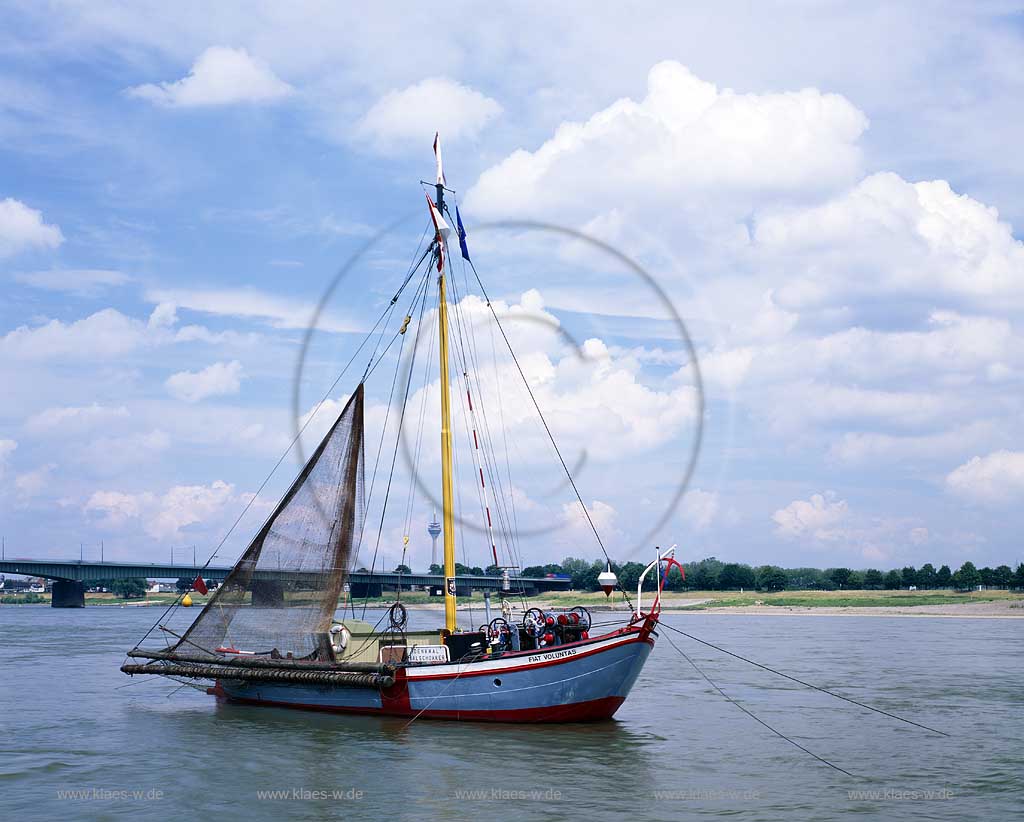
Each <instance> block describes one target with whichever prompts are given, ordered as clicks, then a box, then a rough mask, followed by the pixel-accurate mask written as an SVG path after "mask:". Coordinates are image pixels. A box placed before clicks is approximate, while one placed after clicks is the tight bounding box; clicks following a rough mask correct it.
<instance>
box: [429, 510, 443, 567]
mask: <svg viewBox="0 0 1024 822" xmlns="http://www.w3.org/2000/svg"><path fill="white" fill-rule="evenodd" d="M427 533H428V534H430V539H431V540H432V542H433V545H432V547H431V549H430V564H431V565H437V538H438V537H439V536H440V535H441V523H440V522H438V521H437V511H434V518H433V519H432V520H430V524H429V525H428V526H427Z"/></svg>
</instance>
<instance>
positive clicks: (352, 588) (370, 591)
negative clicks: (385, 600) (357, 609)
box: [348, 582, 384, 599]
mask: <svg viewBox="0 0 1024 822" xmlns="http://www.w3.org/2000/svg"><path fill="white" fill-rule="evenodd" d="M348 593H349V596H351V597H352V598H353V599H366V598H367V597H379V596H383V594H384V586H383V585H382V584H381V583H379V582H350V583H349V584H348Z"/></svg>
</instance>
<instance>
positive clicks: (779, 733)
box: [660, 622, 856, 778]
mask: <svg viewBox="0 0 1024 822" xmlns="http://www.w3.org/2000/svg"><path fill="white" fill-rule="evenodd" d="M660 624H661V626H662V627H665V628H669V627H671V626H669V625H665V623H664V622H662V623H660ZM665 641H666V642H667V643H668V644H669V645H671V646H672V647H673V648H675V650H676V651H678V652H679V654H680V655H681V656H682V657H683V659H685V660H686V661H687V662H689V663H690V664H691V665H692V666H693V669H694V670H695V671H696V672H697V673H698V674H700V675H701V676H702V677H704V679H705V680H707V683H708V684H709V685H710V686H711V687H712V688H714V689H715V690H716V691H718V693H720V694H721V695H722V697H723V698H724V699H725V701H726V702H731V703H732V704H733V705H735V706H736V707H737V708H739V709H740V710H741V711H743V713H745V714H746V715H747V716H749V717H750V718H751V719H753V720H754V721H755V722H759V723H761V724H762V725H764V727H766V728H767V729H768V730H769V731H771V732H772V733H773V734H775V735H776V736H779V737H781V738H782V739H785V740H786V741H787V742H788V743H789V744H790V745H794V746H796V747H797V748H799V749H800V750H801V751H803V752H804V753H805V754H808V755H809V756H813V757H814V758H815V759H817V760H818V761H819V762H822V763H824V764H825V765H828V766H829V767H830V768H834V769H835V770H837V771H839V772H840V773H844V774H846V775H847V776H853V774H852V773H850V772H849V771H847V770H844V769H843V768H840V767H839V766H838V765H834V764H832V763H831V762H829V761H828V760H827V759H824V758H823V757H820V756H818V755H817V754H816V753H814V751H809V750H807V748H805V747H804V746H803V745H801V744H800V743H799V742H797V741H796V740H795V739H792V738H790V737H788V736H786V735H785V734H784V733H782V731H779V730H776V729H775V728H773V727H772V726H771V725H769V724H768V723H767V722H765V721H764V720H763V719H761V718H760V717H759V716H756V715H755V714H754V713H753V712H751V711H750V710H749V709H747V708H745V707H744V706H743V705H741V704H740V703H739V702H737V701H736V700H735V699H733V698H732V697H730V696H729V695H728V694H727V693H726V692H725V691H723V690H722V689H721V688H720V687H719V686H718V683H716V682H715V681H714V680H712V679H711V677H709V676H708V675H707V674H706V673H704V671H702V670H701V669H700V668H699V667H697V663H696V662H694V661H693V660H692V659H690V657H689V656H687V654H686V652H685V651H683V649H682V648H680V647H679V646H678V645H676V644H675V643H674V642H673V641H672V640H671V639H669V638H668V637H665ZM854 778H856V777H854Z"/></svg>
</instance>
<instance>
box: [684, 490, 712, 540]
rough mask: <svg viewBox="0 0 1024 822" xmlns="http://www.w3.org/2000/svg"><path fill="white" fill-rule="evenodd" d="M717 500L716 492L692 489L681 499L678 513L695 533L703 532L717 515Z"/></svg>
mask: <svg viewBox="0 0 1024 822" xmlns="http://www.w3.org/2000/svg"><path fill="white" fill-rule="evenodd" d="M718 508H719V500H718V493H717V492H716V491H702V490H701V489H700V488H692V489H690V490H689V491H687V492H686V495H685V496H684V497H683V502H682V506H681V508H680V512H681V513H682V515H683V519H684V520H686V521H687V522H689V523H690V524H691V525H692V526H693V527H694V529H696V530H697V531H703V530H705V529H706V528H707V527H708V526H709V525H711V523H712V521H713V520H714V519H715V517H716V516H717V514H718Z"/></svg>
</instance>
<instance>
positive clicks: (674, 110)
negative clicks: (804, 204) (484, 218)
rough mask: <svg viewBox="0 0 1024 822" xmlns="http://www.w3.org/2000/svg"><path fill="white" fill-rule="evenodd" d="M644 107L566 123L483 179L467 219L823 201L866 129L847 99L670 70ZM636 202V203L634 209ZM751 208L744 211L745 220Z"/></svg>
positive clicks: (848, 167) (848, 171)
mask: <svg viewBox="0 0 1024 822" xmlns="http://www.w3.org/2000/svg"><path fill="white" fill-rule="evenodd" d="M647 82H648V84H647V96H646V97H645V98H644V99H643V100H641V101H640V102H636V101H634V100H631V99H622V100H618V101H617V102H615V103H613V104H612V105H610V106H608V107H607V108H605V109H604V110H602V111H599V112H597V113H596V114H594V115H593V116H592V117H591V118H590V119H589V120H587V121H586V122H585V123H572V122H565V123H562V125H560V126H559V127H558V128H557V129H556V130H555V133H554V136H553V137H552V138H551V139H549V140H548V141H547V142H545V143H544V144H543V145H542V146H541V147H540V148H539V149H537V150H536V151H533V152H529V151H524V150H519V151H516V152H514V153H513V154H512V155H510V156H509V157H508V158H506V159H505V160H503V161H502V162H501V163H499V164H498V165H496V166H493V167H492V168H490V169H488V170H487V171H485V172H484V173H483V174H482V175H481V176H480V179H479V180H478V181H477V184H476V185H475V186H474V187H473V188H472V189H471V191H470V192H469V194H468V195H467V199H466V209H467V211H468V210H470V209H471V208H472V209H473V210H474V211H475V212H477V213H478V214H484V215H488V216H489V215H495V214H508V213H523V212H531V213H534V212H535V210H536V207H537V204H538V203H542V204H543V207H544V208H546V209H547V210H548V212H549V213H560V214H562V215H563V218H565V217H566V216H567V215H571V214H574V213H575V214H579V213H580V210H581V208H582V209H590V210H591V211H592V210H593V209H594V208H599V207H600V204H602V203H608V204H610V203H614V202H621V198H620V197H619V194H620V193H621V192H622V191H624V190H626V191H632V192H640V191H642V192H643V194H644V199H645V200H646V202H647V203H648V205H654V204H658V203H663V202H665V201H666V200H672V202H673V207H674V208H677V209H679V208H683V209H685V208H687V206H686V205H685V203H686V202H687V200H689V201H690V203H691V207H692V206H693V205H696V203H695V201H694V200H695V198H697V197H698V195H699V199H700V203H701V207H703V205H704V204H706V202H707V201H708V200H709V199H710V200H712V201H714V202H715V203H717V204H719V206H720V207H721V206H722V204H723V203H724V202H727V201H729V200H730V199H732V198H734V197H736V196H737V195H740V198H741V200H742V201H743V202H744V203H745V204H749V203H750V202H751V201H752V200H764V199H767V198H769V197H771V196H776V197H778V196H780V195H784V194H786V193H794V192H796V193H800V194H802V193H804V192H808V191H822V190H825V191H828V190H831V189H834V188H835V187H836V186H838V185H841V184H843V183H848V182H852V181H853V180H854V179H855V177H856V174H857V173H858V171H859V170H860V166H861V152H860V149H859V148H858V146H857V139H858V138H859V137H860V135H861V133H862V132H863V131H864V129H865V128H866V127H867V119H866V118H865V116H864V115H863V114H862V113H861V112H860V111H858V110H857V109H856V108H855V107H854V106H853V105H851V104H850V103H849V102H848V101H847V100H846V99H844V98H843V97H841V96H839V95H836V94H822V93H821V92H820V91H818V90H816V89H804V90H802V91H797V92H787V93H778V94H761V95H757V94H737V93H736V92H734V91H732V90H731V89H721V90H720V89H718V88H717V87H716V86H715V85H713V84H712V83H708V82H705V81H703V80H700V79H699V78H697V77H696V76H694V75H693V74H692V73H691V72H690V71H689V69H687V68H686V67H685V66H683V65H680V64H679V63H676V62H673V61H665V62H662V63H658V64H657V65H655V66H654V67H653V68H652V69H651V70H650V73H649V75H648V81H647ZM634 199H635V198H634ZM747 207H748V205H744V206H743V210H745V209H746V208H747Z"/></svg>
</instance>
